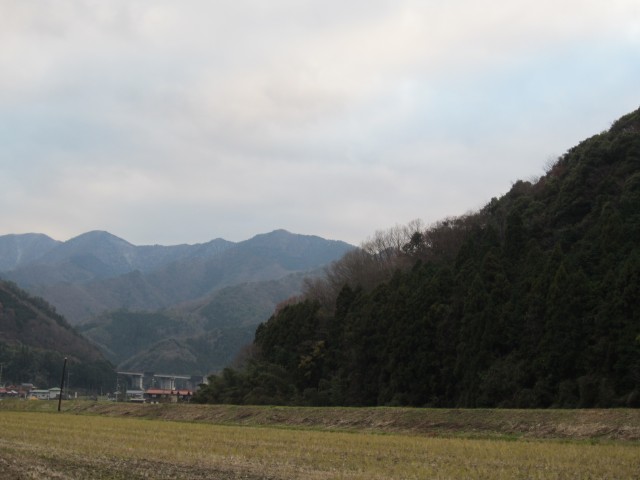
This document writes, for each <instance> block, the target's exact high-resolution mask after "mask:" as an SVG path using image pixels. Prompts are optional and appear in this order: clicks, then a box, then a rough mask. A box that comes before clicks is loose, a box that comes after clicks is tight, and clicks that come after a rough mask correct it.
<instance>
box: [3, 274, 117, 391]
mask: <svg viewBox="0 0 640 480" xmlns="http://www.w3.org/2000/svg"><path fill="white" fill-rule="evenodd" d="M0 333H1V335H0V364H2V365H3V375H2V380H3V381H4V382H8V383H14V384H20V383H23V382H30V383H34V384H36V385H38V386H42V387H51V386H55V385H58V384H59V382H60V375H61V371H62V363H63V357H65V356H66V357H68V358H69V371H70V374H72V375H73V385H74V387H75V388H86V389H90V390H93V391H96V390H98V389H100V388H105V389H111V388H113V386H114V382H115V372H114V369H113V365H111V364H110V363H108V362H107V361H106V360H105V359H104V357H103V356H102V353H101V352H100V351H99V350H98V348H97V347H96V346H95V345H94V344H92V343H91V342H89V341H88V340H87V339H86V338H84V337H83V336H82V335H80V334H79V333H78V332H77V331H76V330H75V329H74V328H73V327H71V325H69V324H68V323H67V322H66V320H65V319H64V318H63V317H61V316H60V315H58V314H57V313H56V312H55V310H54V309H53V308H52V307H51V306H50V305H49V304H47V303H46V302H45V301H44V300H43V299H41V298H35V297H32V296H30V295H29V294H27V293H26V292H25V291H23V290H20V289H19V288H18V287H16V286H15V285H14V284H11V283H8V282H0ZM71 372H72V373H71Z"/></svg>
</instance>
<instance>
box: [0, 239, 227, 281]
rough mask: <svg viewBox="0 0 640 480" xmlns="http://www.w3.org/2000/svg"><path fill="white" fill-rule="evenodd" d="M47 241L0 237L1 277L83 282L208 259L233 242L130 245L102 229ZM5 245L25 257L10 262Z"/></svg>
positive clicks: (219, 240)
mask: <svg viewBox="0 0 640 480" xmlns="http://www.w3.org/2000/svg"><path fill="white" fill-rule="evenodd" d="M40 237H44V238H45V239H46V238H49V237H46V236H44V235H41V236H40ZM49 240H51V239H49ZM51 242H53V243H51ZM51 242H48V243H47V242H44V241H42V240H41V241H40V242H38V243H36V242H35V241H34V239H33V236H24V235H23V236H15V235H5V236H2V237H0V249H1V248H2V246H3V245H5V244H6V245H7V259H6V260H5V259H4V258H1V259H0V265H4V264H7V265H9V268H3V269H2V270H4V271H5V272H4V275H3V276H4V277H5V278H8V279H10V280H12V281H15V282H16V283H18V284H19V285H22V286H24V287H25V288H32V287H42V286H45V285H55V284H57V283H72V284H83V283H88V282H92V281H96V280H101V279H107V278H114V277H117V276H120V275H126V274H127V273H131V272H134V271H140V272H144V273H147V272H151V271H154V270H157V269H159V268H163V267H164V266H166V265H168V264H170V263H172V262H175V261H177V260H182V259H187V258H189V259H198V258H208V257H211V256H214V255H216V254H217V253H219V252H221V251H223V250H224V249H226V248H228V247H229V246H232V245H233V243H232V242H227V241H226V240H223V239H216V240H212V241H211V242H208V243H204V244H197V245H175V246H168V247H165V246H161V245H145V246H135V245H132V244H131V243H129V242H127V241H126V240H123V239H121V238H119V237H116V236H115V235H112V234H110V233H108V232H102V231H93V232H88V233H84V234H82V235H79V236H77V237H74V238H72V239H70V240H68V241H66V242H56V241H55V240H51ZM11 245H14V246H13V247H11ZM10 248H13V249H14V250H15V251H16V252H20V251H24V252H29V256H28V257H25V256H24V255H23V258H20V259H19V261H12V259H13V258H14V257H15V255H14V256H11V255H10V254H11V250H10ZM38 249H39V251H38ZM2 253H3V250H0V254H2ZM11 265H12V266H11Z"/></svg>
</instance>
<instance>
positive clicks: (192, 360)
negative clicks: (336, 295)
mask: <svg viewBox="0 0 640 480" xmlns="http://www.w3.org/2000/svg"><path fill="white" fill-rule="evenodd" d="M9 237H10V236H5V237H0V246H1V245H3V244H10V241H9ZM12 241H13V242H14V244H17V245H18V247H19V248H21V249H22V250H25V249H26V247H25V244H26V242H27V238H23V237H21V238H19V239H13V240H12ZM21 242H24V244H22V243H21ZM52 242H53V243H50V244H47V245H45V247H46V248H43V250H42V251H40V252H37V250H36V249H35V248H34V249H32V251H33V252H34V253H33V254H31V255H30V257H29V258H24V259H23V260H22V261H20V262H16V261H15V260H14V261H7V262H6V264H7V265H15V268H13V269H12V270H9V271H5V272H3V273H2V276H3V277H4V278H7V279H10V280H12V281H14V282H16V283H19V284H20V285H21V286H22V287H23V288H27V289H29V291H30V292H32V294H34V295H39V296H42V297H43V298H46V299H47V301H48V302H50V303H51V304H52V305H54V306H55V308H56V309H57V311H58V312H60V313H61V314H63V315H64V316H65V318H67V319H69V321H70V322H71V323H72V324H74V325H76V326H78V329H79V331H81V332H82V334H83V335H85V336H86V337H88V338H90V339H91V340H92V341H93V342H94V343H95V344H96V345H98V346H99V347H100V348H101V349H102V351H103V352H104V353H105V355H106V357H107V358H108V359H109V360H110V361H111V362H113V363H114V364H116V365H118V366H120V367H121V368H139V369H142V370H156V371H158V370H164V371H172V372H173V373H184V374H187V373H190V374H207V373H209V372H211V371H216V370H219V369H221V368H223V367H224V366H226V365H228V364H229V363H230V362H231V361H232V360H233V358H234V357H235V355H236V354H237V353H238V351H239V350H240V349H241V348H242V346H243V345H245V344H247V343H250V342H251V339H252V338H253V335H254V332H255V328H256V326H257V325H258V324H259V323H260V322H262V321H264V320H265V319H267V318H268V317H269V315H270V314H271V312H273V310H274V308H275V307H276V305H277V304H278V303H280V302H282V301H283V300H285V299H287V298H290V297H292V296H295V295H298V294H299V293H300V292H301V290H302V283H303V279H304V278H305V277H306V276H313V275H317V274H318V273H317V272H318V270H320V269H321V268H322V267H324V266H325V265H327V264H330V263H331V262H333V261H335V260H337V259H339V258H340V257H341V256H342V255H343V254H344V253H345V252H347V251H350V250H352V249H353V247H352V246H351V245H348V244H347V243H345V242H340V241H331V240H325V239H322V238H320V237H317V236H311V235H297V234H292V233H290V232H287V231H285V230H276V231H273V232H270V233H266V234H260V235H256V236H255V237H253V238H250V239H248V240H246V241H243V242H238V243H233V242H228V241H226V240H222V239H215V240H212V241H211V242H208V243H204V244H198V245H177V246H171V247H164V246H159V245H154V246H135V245H132V244H130V243H129V242H127V241H126V240H123V239H121V238H118V237H116V236H114V235H112V234H110V233H108V232H101V231H94V232H88V233H85V234H82V235H80V236H78V237H75V238H73V239H71V240H69V241H67V242H55V241H52ZM11 258H15V256H14V257H11ZM171 365H173V368H169V366H171ZM186 368H188V370H180V371H178V370H176V369H186Z"/></svg>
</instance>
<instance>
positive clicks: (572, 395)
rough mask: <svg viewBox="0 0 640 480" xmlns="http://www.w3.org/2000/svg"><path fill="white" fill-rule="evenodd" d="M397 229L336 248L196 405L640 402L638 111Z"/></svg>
mask: <svg viewBox="0 0 640 480" xmlns="http://www.w3.org/2000/svg"><path fill="white" fill-rule="evenodd" d="M391 233H392V234H393V233H395V232H391ZM405 233H406V234H403V235H404V237H403V240H402V242H400V244H399V245H397V243H398V242H396V246H394V243H393V242H386V243H385V240H386V239H385V236H384V235H382V236H381V237H380V240H381V241H380V242H378V243H377V244H374V245H372V246H371V248H363V249H361V250H358V251H353V252H351V253H349V254H347V255H345V257H343V259H342V260H340V261H339V262H337V263H336V264H335V265H334V267H332V268H329V269H328V271H327V275H326V277H325V278H324V279H319V280H318V281H317V282H316V283H315V284H314V285H313V288H311V289H307V290H306V291H305V294H304V296H303V297H302V298H301V300H300V301H299V302H298V303H295V304H291V305H288V306H286V307H284V308H282V309H280V310H279V311H278V312H276V313H275V314H274V315H273V316H272V317H271V318H270V319H269V320H268V321H267V322H265V323H263V324H262V325H260V326H259V327H258V329H257V331H256V336H255V339H254V344H253V346H254V348H253V349H252V351H253V352H254V356H253V357H251V358H249V359H248V360H247V361H246V362H245V365H244V367H242V368H240V369H226V370H225V371H224V372H223V375H220V376H212V377H210V382H209V385H208V387H206V388H205V389H203V390H201V392H200V394H199V395H198V397H197V400H199V401H202V402H226V403H246V402H251V403H269V404H276V403H290V404H313V405H354V406H356V405H409V406H434V407H509V408H529V407H534V408H540V407H562V408H573V407H585V408H588V407H617V406H627V407H638V406H640V383H639V379H640V241H639V240H640V110H637V111H635V112H633V113H631V114H629V115H626V116H624V117H622V118H621V119H619V120H617V121H616V122H614V123H613V124H612V126H611V128H610V129H609V130H608V131H605V132H602V133H600V134H597V135H594V136H593V137H591V138H588V139H587V140H585V141H583V142H581V143H580V144H579V145H577V146H576V147H574V148H571V149H570V150H569V151H568V152H567V153H566V154H564V155H563V156H562V157H560V158H559V159H558V161H557V162H556V163H555V164H554V165H553V166H552V167H551V168H549V170H548V171H547V173H546V174H545V175H544V176H543V177H542V178H540V179H539V180H537V181H534V182H524V181H517V182H515V183H514V184H513V186H512V188H511V190H510V191H509V192H508V193H506V194H505V195H503V196H501V197H500V198H493V199H492V200H491V201H490V202H489V203H488V204H487V205H486V206H485V207H484V208H482V209H481V210H480V211H478V212H476V213H473V214H468V215H465V216H462V217H457V218H448V219H444V220H442V221H440V222H438V223H436V224H435V225H433V226H431V227H429V228H427V229H420V228H416V229H414V230H413V231H411V230H408V231H406V232H405ZM389 238H390V239H392V240H396V239H397V238H398V237H397V236H395V235H389ZM371 279H375V281H372V280H371Z"/></svg>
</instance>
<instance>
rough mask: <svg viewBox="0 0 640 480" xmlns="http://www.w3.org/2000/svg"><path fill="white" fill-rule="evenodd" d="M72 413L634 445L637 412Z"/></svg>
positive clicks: (147, 408) (162, 408) (78, 406)
mask: <svg viewBox="0 0 640 480" xmlns="http://www.w3.org/2000/svg"><path fill="white" fill-rule="evenodd" d="M64 410H65V411H67V412H73V413H77V414H93V415H105V416H131V417H139V418H148V419H160V420H170V421H180V422H202V423H212V424H219V425H247V426H269V427H279V426H280V427H283V428H305V429H307V428H310V429H320V430H343V431H368V432H376V433H403V434H414V435H426V436H465V437H493V436H496V437H512V438H543V439H550V438H558V439H574V440H593V439H600V440H615V441H638V440H640V410H632V409H611V410H491V409H476V410H467V409H465V410H459V409H411V408H383V407H381V408H316V407H253V406H232V405H176V404H165V405H148V404H128V403H118V404H116V403H106V402H102V403H90V402H69V403H68V404H67V405H65V407H64Z"/></svg>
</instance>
